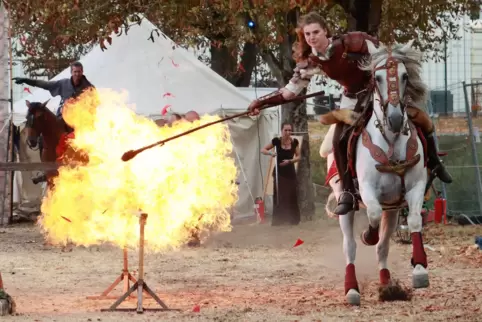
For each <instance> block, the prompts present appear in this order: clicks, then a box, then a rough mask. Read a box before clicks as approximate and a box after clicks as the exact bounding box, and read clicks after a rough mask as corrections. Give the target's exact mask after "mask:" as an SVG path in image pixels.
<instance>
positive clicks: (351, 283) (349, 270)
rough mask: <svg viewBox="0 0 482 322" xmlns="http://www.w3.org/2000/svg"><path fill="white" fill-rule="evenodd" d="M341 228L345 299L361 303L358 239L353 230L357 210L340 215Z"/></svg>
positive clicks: (348, 301)
mask: <svg viewBox="0 0 482 322" xmlns="http://www.w3.org/2000/svg"><path fill="white" fill-rule="evenodd" d="M338 220H339V222H340V228H341V231H342V233H343V253H344V254H345V261H346V267H345V299H346V302H347V303H348V304H351V305H360V289H359V288H358V281H357V279H356V273H355V258H356V241H355V236H354V231H353V223H354V220H355V212H354V211H351V212H349V213H347V214H346V215H344V216H339V217H338Z"/></svg>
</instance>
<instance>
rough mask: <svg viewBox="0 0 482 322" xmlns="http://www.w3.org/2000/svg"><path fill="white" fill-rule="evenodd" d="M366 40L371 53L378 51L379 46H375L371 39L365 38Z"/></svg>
mask: <svg viewBox="0 0 482 322" xmlns="http://www.w3.org/2000/svg"><path fill="white" fill-rule="evenodd" d="M365 41H366V43H367V47H368V52H369V53H370V55H373V54H374V53H376V52H377V51H378V49H377V47H375V45H374V44H373V43H372V42H371V41H370V40H368V39H365Z"/></svg>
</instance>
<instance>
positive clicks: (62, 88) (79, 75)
mask: <svg viewBox="0 0 482 322" xmlns="http://www.w3.org/2000/svg"><path fill="white" fill-rule="evenodd" d="M70 74H71V75H72V76H71V77H70V78H64V79H59V80H56V81H44V80H37V79H30V78H21V77H15V78H13V80H14V81H15V83H16V84H27V85H30V86H34V87H38V88H43V89H45V90H48V91H49V92H50V95H52V97H55V96H57V95H59V96H60V98H61V99H60V105H59V108H58V109H57V117H59V118H62V110H63V107H64V105H65V103H66V101H67V100H69V99H70V98H76V97H78V96H79V95H80V94H82V93H83V92H84V91H85V90H86V89H88V88H95V86H94V85H92V84H91V83H90V82H89V81H88V80H87V78H86V77H85V76H84V67H83V66H82V63H80V62H75V63H73V64H72V65H70ZM66 127H67V129H68V132H70V131H71V130H72V129H70V128H69V127H68V126H67V125H66Z"/></svg>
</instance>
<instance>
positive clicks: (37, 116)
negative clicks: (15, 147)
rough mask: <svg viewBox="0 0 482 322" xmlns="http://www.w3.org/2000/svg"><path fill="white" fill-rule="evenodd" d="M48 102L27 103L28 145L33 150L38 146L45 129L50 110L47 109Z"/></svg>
mask: <svg viewBox="0 0 482 322" xmlns="http://www.w3.org/2000/svg"><path fill="white" fill-rule="evenodd" d="M47 103H48V101H46V102H44V103H40V102H29V101H26V104H27V107H28V112H27V124H26V126H25V127H26V128H27V145H28V146H29V147H30V148H31V149H32V148H35V147H36V146H37V143H38V138H39V136H40V134H42V132H43V131H44V129H45V125H46V123H47V122H46V121H47V118H46V117H47V116H46V115H47V114H48V113H50V114H52V112H50V110H48V109H47Z"/></svg>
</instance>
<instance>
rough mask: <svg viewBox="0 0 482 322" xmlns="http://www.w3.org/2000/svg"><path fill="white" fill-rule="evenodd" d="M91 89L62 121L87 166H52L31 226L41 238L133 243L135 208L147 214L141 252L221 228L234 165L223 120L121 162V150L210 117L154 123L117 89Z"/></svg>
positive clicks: (232, 194) (232, 190)
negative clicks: (55, 169)
mask: <svg viewBox="0 0 482 322" xmlns="http://www.w3.org/2000/svg"><path fill="white" fill-rule="evenodd" d="M97 92H98V96H96V95H95V94H94V92H86V93H84V94H83V95H82V96H81V97H79V99H78V100H77V101H76V102H74V103H72V104H70V105H68V107H66V108H65V111H64V118H65V120H66V122H67V123H68V124H70V125H71V126H72V125H73V127H74V128H75V139H73V140H72V141H71V144H72V146H73V148H75V149H81V150H82V151H85V152H86V153H88V156H89V163H88V164H87V165H86V166H82V167H76V168H73V167H72V168H70V167H63V168H60V170H59V176H58V177H57V178H56V180H55V182H54V184H55V188H54V189H53V190H52V191H49V192H48V193H47V196H46V197H45V199H44V200H43V203H42V207H41V211H42V217H41V219H40V220H39V223H40V226H41V227H42V230H43V231H44V233H45V235H46V237H47V239H48V240H49V241H50V242H51V243H53V244H58V245H65V244H66V243H67V242H72V243H74V244H76V245H84V246H90V245H94V244H100V243H104V242H106V243H113V244H116V245H119V246H121V247H122V246H127V247H136V246H137V244H138V237H139V236H138V234H139V219H138V217H137V216H136V214H138V213H139V210H142V211H143V212H145V213H147V214H148V218H147V225H146V227H145V239H146V249H147V250H152V251H162V250H166V249H172V248H177V247H179V246H181V245H183V244H185V243H186V242H187V241H188V240H189V238H190V237H191V230H192V228H193V227H196V226H197V227H199V228H201V229H203V228H209V230H211V231H213V230H217V231H229V230H230V228H231V225H230V216H229V210H230V209H231V207H232V206H233V205H234V203H235V202H236V200H237V199H236V198H237V197H236V196H237V186H236V184H235V180H236V177H237V169H236V165H235V162H234V159H233V158H232V154H231V153H232V144H231V140H230V133H229V131H228V127H227V125H226V124H217V125H214V126H210V127H207V128H205V129H202V130H199V131H196V132H194V133H191V134H188V135H186V136H183V137H181V138H178V139H175V140H173V141H171V142H168V143H166V144H165V145H164V146H161V147H156V148H153V149H151V150H147V151H145V152H142V153H140V154H139V155H138V156H137V157H135V158H134V159H132V160H130V161H128V162H123V161H122V160H121V156H122V154H123V153H124V152H125V151H128V150H131V149H137V148H140V147H142V146H145V145H148V144H151V143H153V142H156V141H159V140H162V139H163V138H167V137H170V136H173V135H176V134H179V133H181V132H184V131H186V130H189V129H191V128H194V127H197V126H199V125H202V124H205V123H208V122H212V121H214V120H216V119H218V117H217V116H209V115H206V116H203V117H202V119H201V120H199V121H196V122H194V123H190V122H187V121H186V122H184V121H181V122H179V123H178V124H176V125H174V126H173V127H167V126H166V127H162V128H160V127H158V126H157V125H156V124H155V123H154V122H153V121H152V120H150V119H147V118H145V117H142V116H139V115H136V114H135V113H134V111H133V110H132V109H130V108H128V106H127V105H126V103H125V98H126V97H125V96H124V95H123V94H119V93H116V92H114V91H111V90H99V89H98V90H97ZM63 218H65V219H63Z"/></svg>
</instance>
